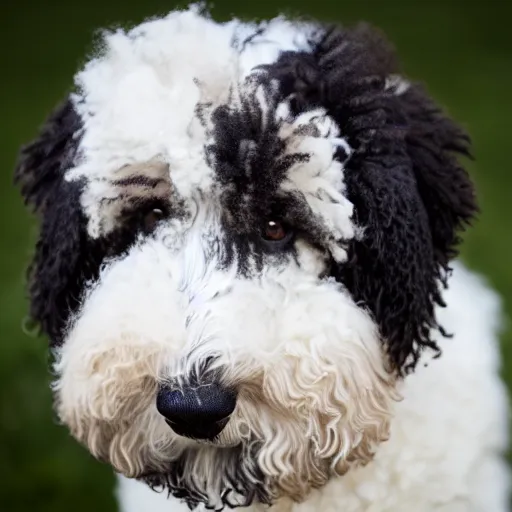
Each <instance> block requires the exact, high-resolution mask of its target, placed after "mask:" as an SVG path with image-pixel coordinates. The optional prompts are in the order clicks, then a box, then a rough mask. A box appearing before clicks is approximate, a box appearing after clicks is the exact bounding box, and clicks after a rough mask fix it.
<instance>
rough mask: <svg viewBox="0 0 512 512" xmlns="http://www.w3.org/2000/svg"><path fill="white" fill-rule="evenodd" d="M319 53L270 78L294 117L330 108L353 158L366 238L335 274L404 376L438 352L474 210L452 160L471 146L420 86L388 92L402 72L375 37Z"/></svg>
mask: <svg viewBox="0 0 512 512" xmlns="http://www.w3.org/2000/svg"><path fill="white" fill-rule="evenodd" d="M313 45H314V48H315V49H314V51H313V52H312V53H298V52H285V53H283V54H282V55H281V57H280V58H279V60H278V61H277V62H276V63H274V64H271V65H268V66H265V69H266V71H267V72H268V73H269V75H270V77H271V78H275V79H277V80H278V81H279V83H280V84H281V93H282V95H283V98H284V97H288V96H289V95H291V94H294V95H295V96H294V109H295V111H296V113H299V112H303V111H305V110H308V109H311V108H314V107H318V106H322V107H324V108H326V109H327V111H328V113H329V115H331V116H332V117H333V118H334V119H335V120H336V122H337V123H338V125H339V127H340V129H341V133H342V135H343V136H344V137H346V139H347V141H348V143H349V144H350V146H351V147H352V148H353V149H354V154H353V155H352V156H351V158H350V159H349V161H348V162H347V163H346V165H345V175H344V177H345V183H346V185H347V190H348V197H349V199H350V200H351V201H352V203H353V204H354V206H355V214H354V220H355V221H356V222H357V223H358V224H359V225H361V226H364V227H365V236H364V238H363V239H362V240H361V241H354V242H353V243H352V246H351V247H350V256H351V257H350V260H349V263H348V264H345V265H340V266H338V265H334V267H333V272H332V273H333V275H334V276H335V277H336V279H337V280H339V281H341V282H343V283H344V284H345V286H346V287H347V288H348V289H349V291H350V292H351V294H352V295H353V297H354V298H355V300H356V301H357V302H358V303H361V304H362V305H364V306H366V307H368V308H369V309H370V310H371V312H372V314H373V316H374V318H375V320H376V321H377V323H378V325H379V327H380V331H381V334H382V336H383V339H384V341H385V343H386V347H387V351H388V354H389V356H390V360H391V363H392V364H393V366H394V368H395V369H396V371H397V372H398V373H399V374H402V375H403V374H404V373H407V372H409V371H411V370H412V369H414V367H415V365H416V363H417V361H418V358H419V355H420V353H421V351H422V350H423V349H424V348H426V347H429V348H432V349H434V350H435V351H437V352H438V353H439V347H438V346H437V344H436V343H435V342H434V341H433V340H432V337H431V336H432V330H433V328H436V327H439V326H438V325H437V322H436V318H435V313H434V308H435V305H436V304H439V305H442V299H441V296H440V287H441V286H442V285H443V284H444V283H445V282H446V276H447V271H448V262H449V260H450V259H451V258H452V257H453V256H455V254H456V245H457V243H458V242H459V238H458V235H457V231H458V230H459V229H460V228H462V227H463V226H464V225H465V224H467V223H468V222H470V220H471V219H472V217H473V215H474V214H475V213H476V211H477V206H476V201H475V196H474V191H473V187H472V184H471V182H470V180H469V177H468V175H467V174H466V172H465V171H464V170H463V169H462V167H461V166H460V165H459V163H458V162H457V160H456V156H455V154H456V153H461V154H467V153H468V138H467V137H466V136H465V135H464V134H463V132H462V131H461V130H460V129H459V128H458V127H457V126H456V125H455V124H453V123H452V122H451V121H450V120H449V119H448V118H446V117H445V116H443V114H442V113H441V112H440V111H439V109H438V108H437V107H436V106H435V105H434V104H433V103H432V101H431V100H430V99H429V98H428V97H427V96H426V95H425V94H424V93H423V92H422V91H421V90H420V89H419V88H418V86H416V85H413V86H412V87H411V88H410V89H409V90H408V91H407V92H406V93H405V94H402V95H399V96H398V95H395V94H394V92H395V91H394V90H393V88H391V89H389V88H388V89H386V77H388V76H389V75H390V74H392V73H395V72H396V70H397V67H396V63H395V58H394V54H393V51H392V50H391V49H390V47H389V45H388V44H387V43H386V42H385V41H384V40H383V39H382V38H381V37H380V36H379V35H378V34H377V33H376V32H375V31H372V30H371V29H369V28H367V27H365V26H360V27H358V28H356V29H354V30H343V29H340V28H332V29H329V30H327V31H326V32H325V33H324V34H323V35H321V36H320V37H319V38H318V40H317V41H314V42H313ZM440 330H441V332H443V331H442V329H440Z"/></svg>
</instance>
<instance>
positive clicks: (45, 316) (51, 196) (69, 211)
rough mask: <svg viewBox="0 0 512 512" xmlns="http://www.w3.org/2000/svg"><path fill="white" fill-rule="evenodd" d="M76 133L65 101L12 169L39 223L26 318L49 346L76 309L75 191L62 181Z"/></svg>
mask: <svg viewBox="0 0 512 512" xmlns="http://www.w3.org/2000/svg"><path fill="white" fill-rule="evenodd" d="M80 130H81V122H80V119H79V116H78V114H77V113H76V112H75V110H74V108H73V106H72V104H71V101H69V100H68V101H66V102H65V103H64V104H62V105H61V106H60V107H59V108H58V109H57V110H56V111H55V112H54V113H53V114H52V115H51V116H50V117H49V119H48V120H47V122H46V124H45V125H44V126H43V128H42V129H41V131H40V133H39V135H38V137H37V138H36V139H35V140H34V141H33V142H32V143H30V144H29V145H27V146H25V147H23V148H22V150H21V153H20V157H19V159H18V163H17V166H16V170H15V183H16V184H17V185H19V186H20V188H21V193H22V195H23V197H24V199H25V203H26V204H28V205H29V206H30V207H31V208H32V209H33V210H34V211H35V213H36V214H37V215H38V217H39V220H40V233H39V239H38V242H37V245H36V250H35V255H34V258H33V261H32V264H31V265H30V267H29V295H30V315H31V317H32V319H33V320H34V321H36V322H37V323H38V324H39V326H40V328H41V330H42V331H43V332H44V333H45V334H46V335H47V336H49V338H50V340H51V342H53V343H58V342H59V341H60V339H61V335H62V330H63V328H64V324H65V320H66V317H67V315H68V313H69V311H70V310H72V309H73V308H74V306H75V305H76V304H74V301H76V297H75V294H74V292H75V290H76V289H77V285H78V281H79V280H80V277H79V274H78V272H79V266H80V265H79V263H80V262H79V260H80V258H82V257H83V255H82V246H83V243H84V236H85V235H84V221H83V218H82V213H81V210H80V186H79V185H78V184H77V183H69V182H67V181H65V178H64V174H65V172H66V170H68V169H69V168H70V167H71V166H72V165H73V162H74V160H75V158H76V156H77V148H78V143H79V137H80Z"/></svg>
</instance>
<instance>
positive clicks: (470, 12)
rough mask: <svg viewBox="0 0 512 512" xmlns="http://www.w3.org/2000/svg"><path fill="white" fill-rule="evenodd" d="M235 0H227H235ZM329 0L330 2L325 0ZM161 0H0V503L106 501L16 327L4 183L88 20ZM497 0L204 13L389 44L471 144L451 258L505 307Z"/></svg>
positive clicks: (16, 291)
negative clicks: (371, 37) (293, 20)
mask: <svg viewBox="0 0 512 512" xmlns="http://www.w3.org/2000/svg"><path fill="white" fill-rule="evenodd" d="M237 4H240V6H239V7H237ZM338 4H339V5H338ZM173 5H174V2H172V1H170V0H169V1H159V0H145V1H141V0H123V1H121V0H110V1H109V2H107V1H105V0H103V1H102V2H95V1H91V2H86V3H80V4H76V3H75V2H64V1H62V2H56V1H53V2H51V1H48V2H37V3H36V2H32V4H31V3H30V2H23V3H21V2H20V3H19V4H18V5H16V6H15V5H14V4H13V3H12V5H8V4H7V3H6V2H4V3H3V4H2V7H1V8H0V9H1V12H0V39H1V45H0V48H1V50H0V70H1V79H0V83H1V85H2V94H1V98H0V102H1V107H2V108H1V110H0V113H1V119H2V122H1V125H0V131H1V135H0V141H1V144H2V148H1V149H2V151H1V152H0V162H1V169H2V173H1V174H0V179H1V186H0V198H1V200H0V222H1V238H0V240H1V254H0V258H1V265H0V334H1V343H0V482H1V485H0V504H1V505H0V506H1V508H2V510H3V511H9V512H10V511H25V510H26V511H31V512H33V511H36V510H37V511H41V512H45V511H52V512H59V511H69V510H73V512H80V511H84V512H85V511H87V512H89V511H90V510H95V511H97V512H101V511H111V510H112V511H113V510H115V502H114V499H113V495H112V486H113V477H112V474H111V472H110V470H109V468H108V467H106V466H103V465H101V464H99V463H96V462H95V461H93V460H92V459H91V457H90V456H89V455H87V453H86V452H85V450H84V449H82V448H80V447H79V446H78V445H77V444H76V443H75V442H73V441H72V440H71V439H70V438H69V436H68V434H67V433H66V431H65V430H64V429H62V428H60V427H57V426H56V425H55V422H54V418H53V415H52V412H51V402H50V393H49V390H48V382H49V375H48V369H47V354H46V345H45V341H44V340H42V339H36V338H34V337H31V336H28V335H26V334H24V332H23V330H22V325H23V319H24V315H25V312H26V309H27V303H26V301H25V298H24V297H25V295H24V268H25V266H26V264H27V262H28V259H29V256H30V252H31V249H32V245H33V243H34V240H35V235H36V230H35V224H34V222H33V219H31V218H30V217H29V215H28V214H27V213H26V211H25V210H24V208H23V206H22V203H21V200H20V198H19V196H18V194H17V193H16V191H15V190H14V189H13V188H12V185H11V174H12V169H13V165H14V161H15V157H16V152H17V149H18V147H19V146H20V144H22V143H23V142H26V141H27V140H29V139H30V138H31V137H33V136H34V135H35V133H36V129H37V127H38V126H39V125H40V124H41V123H42V121H43V119H44V118H45V116H46V115H47V114H48V112H49V111H50V110H51V109H52V108H53V106H54V105H55V104H56V103H57V102H58V101H59V100H60V99H61V98H62V97H63V95H64V94H65V92H66V91H67V90H68V89H69V87H70V86H71V78H72V75H73V73H74V71H75V70H76V69H77V68H78V67H79V66H80V65H81V64H82V63H83V61H84V58H85V56H86V54H87V53H88V52H90V51H91V48H92V46H91V41H92V35H93V33H94V31H95V30H96V29H97V28H99V27H104V26H110V25H112V24H117V25H119V24H122V25H126V24H131V23H135V22H139V21H141V20H142V19H144V18H145V17H147V16H153V15H155V14H158V13H165V12H167V11H168V10H170V9H172V7H173ZM509 6H510V3H509V2H507V1H506V0H502V1H500V0H496V1H495V2H493V1H490V0H481V1H480V0H474V1H471V0H460V1H458V2H455V1H448V0H445V1H437V0H417V1H405V0H403V1H399V0H373V1H367V0H359V1H357V0H337V1H328V0H315V1H310V2H306V1H293V0H289V1H288V2H286V1H285V0H277V1H275V2H271V3H270V2H269V3H264V2H261V3H259V2H247V3H246V2H236V1H235V0H232V1H222V0H218V1H217V2H216V7H215V9H214V14H215V16H217V17H220V18H225V17H227V16H228V15H229V14H230V13H232V12H234V13H236V14H237V15H238V16H250V17H255V16H256V17H266V16H271V15H275V14H277V13H278V11H280V10H283V9H286V10H287V11H288V12H290V11H291V12H303V13H307V14H309V15H313V16H317V17H319V18H323V19H326V20H339V21H342V22H344V23H352V22H354V21H357V20H359V19H364V20H367V21H370V22H372V23H373V24H375V25H378V26H380V27H381V28H382V29H383V30H384V31H385V32H387V34H388V35H389V37H390V38H391V39H392V40H393V41H394V43H395V44H396V46H397V48H398V50H399V54H400V55H401V58H402V62H403V64H404V68H405V70H406V72H407V73H408V74H409V75H410V76H412V77H414V78H418V79H421V80H424V81H425V82H426V83H427V84H428V86H429V89H430V91H431V93H432V94H433V95H434V96H435V97H436V98H437V100H438V101H439V102H441V103H442V104H443V105H445V106H447V107H448V108H449V111H450V112H451V114H452V115H453V116H454V117H455V118H457V119H458V120H459V121H460V122H461V123H462V124H463V125H465V126H466V127H467V129H468V130H469V132H470V133H471V135H472V136H473V139H474V143H475V149H474V153H475V156H476V158H477V160H476V163H474V164H471V166H470V171H471V173H472V175H473V176H474V178H475V180H476V182H477V185H478V190H479V196H480V201H481V205H482V209H483V213H482V216H481V219H480V221H479V222H478V224H477V226H476V227H475V229H473V230H472V231H471V232H470V234H469V235H468V236H467V239H466V243H465V245H464V248H463V258H464V259H465V260H466V261H467V262H468V264H469V265H470V266H471V267H473V268H475V269H477V270H479V271H482V272H484V273H485V274H486V275H487V276H488V278H489V280H490V281H491V283H492V284H493V285H494V286H495V287H496V288H497V289H498V290H499V291H500V292H501V294H502V295H503V297H504V304H505V309H506V312H507V314H508V316H510V314H511V313H512V265H511V259H510V258H511V247H512V238H511V233H510V231H511V227H512V221H511V217H510V214H511V212H512V208H511V206H512V205H511V204H510V203H511V201H512V199H511V192H512V186H511V185H512V169H511V167H512V166H511V164H512V161H511V160H512V159H511V158H510V154H511V150H512V147H511V146H512V143H511V142H510V138H511V132H512V128H511V126H510V123H511V119H512V99H511V94H512V37H511V35H510V34H511V30H510V28H509V23H510V21H509V20H510V18H511V16H510V14H511V9H510V8H509ZM503 353H504V378H505V379H506V381H507V383H508V384H509V385H510V384H511V383H512V331H511V330H510V329H509V328H507V329H506V330H505V332H504V333H503Z"/></svg>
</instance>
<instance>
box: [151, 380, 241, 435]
mask: <svg viewBox="0 0 512 512" xmlns="http://www.w3.org/2000/svg"><path fill="white" fill-rule="evenodd" d="M235 405H236V394H235V393H234V392H233V391H232V390H229V389H225V388H223V387H221V386H220V385H218V384H208V385H203V386H198V387H194V388H189V389H183V388H181V389H179V390H172V391H171V390H170V389H168V388H166V387H162V388H160V390H159V392H158V395H157V398H156V407H157V409H158V412H159V413H160V414H161V415H162V416H164V417H165V418H166V421H167V423H168V425H169V426H170V427H171V428H172V429H173V430H174V432H176V433H177V434H179V435H181V436H186V437H192V438H194V439H213V438H214V437H215V436H217V435H218V434H220V433H221V431H222V429H223V428H224V427H225V426H226V424H227V422H228V420H229V415H230V414H231V413H232V412H233V411H234V410H235Z"/></svg>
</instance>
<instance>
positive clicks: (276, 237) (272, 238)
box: [262, 219, 292, 242]
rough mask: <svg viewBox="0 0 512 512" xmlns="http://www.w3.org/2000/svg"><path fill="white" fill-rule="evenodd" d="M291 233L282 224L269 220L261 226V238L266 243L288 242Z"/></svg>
mask: <svg viewBox="0 0 512 512" xmlns="http://www.w3.org/2000/svg"><path fill="white" fill-rule="evenodd" d="M291 234H292V232H291V230H290V229H289V228H288V226H286V225H285V224H284V223H283V222H281V221H279V220H274V219H269V220H267V221H265V224H264V226H263V232H262V237H263V239H264V240H265V241H267V242H284V241H287V240H289V238H290V236H291Z"/></svg>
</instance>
